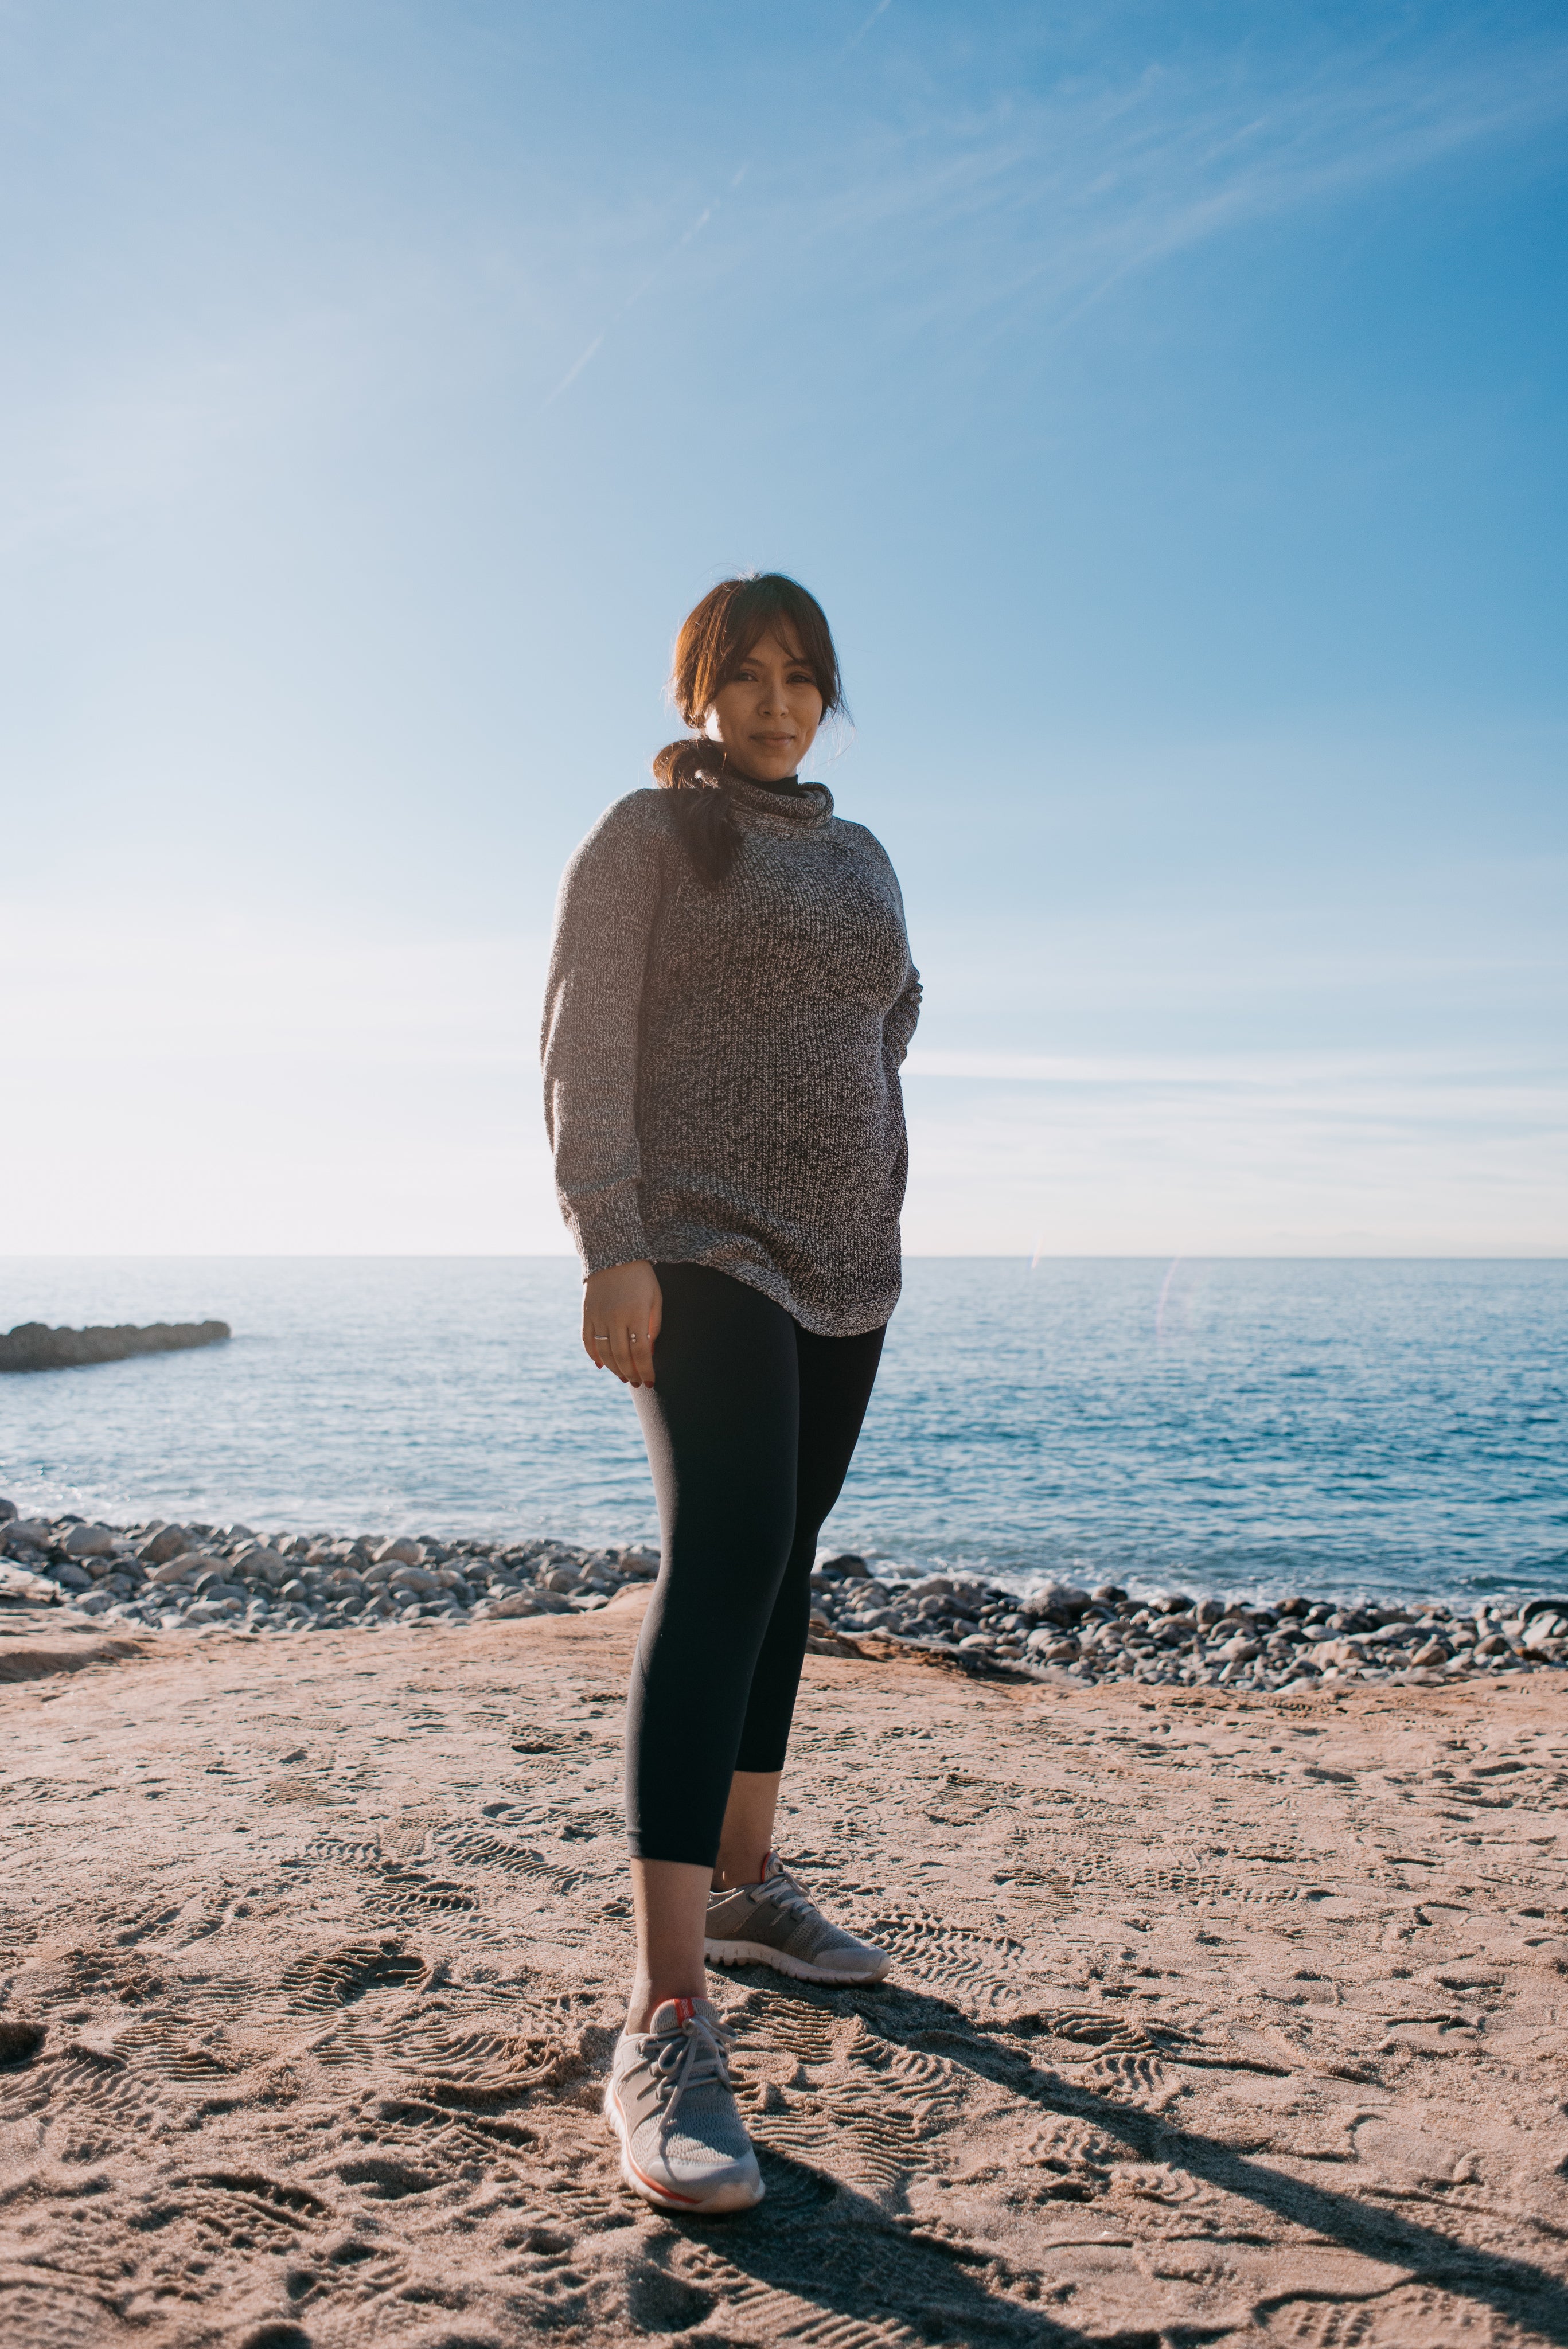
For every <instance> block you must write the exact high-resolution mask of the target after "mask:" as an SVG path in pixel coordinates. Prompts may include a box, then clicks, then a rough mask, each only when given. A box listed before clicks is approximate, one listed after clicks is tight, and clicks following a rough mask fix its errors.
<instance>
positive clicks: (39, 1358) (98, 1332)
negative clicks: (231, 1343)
mask: <svg viewBox="0 0 1568 2349" xmlns="http://www.w3.org/2000/svg"><path fill="white" fill-rule="evenodd" d="M232 1334H233V1333H232V1331H231V1330H230V1329H229V1325H228V1323H227V1322H226V1321H154V1322H152V1323H151V1325H150V1326H149V1327H148V1328H146V1329H145V1330H139V1329H137V1328H136V1327H135V1326H134V1324H133V1323H131V1322H130V1321H122V1322H120V1323H119V1326H118V1327H117V1328H115V1329H113V1330H106V1329H91V1330H50V1329H47V1328H46V1326H45V1325H44V1323H43V1322H42V1321H20V1322H18V1323H17V1325H16V1329H15V1330H11V1331H10V1333H9V1334H8V1335H7V1336H5V1337H0V1371H68V1370H77V1369H79V1368H80V1367H81V1366H82V1365H83V1364H84V1363H88V1362H123V1361H128V1360H129V1359H130V1356H131V1355H132V1354H175V1353H181V1352H182V1351H183V1350H185V1348H186V1347H188V1346H216V1345H219V1344H221V1342H222V1341H223V1339H225V1338H227V1337H229V1336H231V1335H232Z"/></svg>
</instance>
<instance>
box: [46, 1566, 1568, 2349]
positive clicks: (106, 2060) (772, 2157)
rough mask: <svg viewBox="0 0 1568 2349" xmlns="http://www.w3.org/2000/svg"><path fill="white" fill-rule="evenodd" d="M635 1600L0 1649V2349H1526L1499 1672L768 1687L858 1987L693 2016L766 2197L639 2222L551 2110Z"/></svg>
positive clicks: (800, 1828) (803, 1992) (1563, 1737)
mask: <svg viewBox="0 0 1568 2349" xmlns="http://www.w3.org/2000/svg"><path fill="white" fill-rule="evenodd" d="M639 1604H640V1594H638V1593H634V1592H629V1591H628V1593H627V1595H626V1597H625V1598H624V1599H621V1600H618V1601H617V1602H615V1603H614V1604H613V1605H612V1606H610V1607H609V1608H607V1609H605V1610H604V1611H603V1612H602V1613H599V1614H595V1615H573V1616H561V1617H553V1618H547V1619H524V1620H520V1621H516V1622H489V1623H485V1624H483V1625H479V1626H474V1627H471V1628H462V1629H458V1630H445V1629H433V1628H427V1629H425V1630H400V1629H393V1630H386V1631H383V1632H382V1633H380V1634H379V1635H378V1636H377V1637H376V1638H375V1639H374V1640H366V1639H364V1638H363V1637H358V1636H356V1635H354V1634H353V1633H350V1632H343V1633H338V1632H333V1631H330V1630H327V1631H323V1632H320V1633H318V1634H315V1635H313V1636H312V1637H311V1639H310V1640H309V1641H308V1643H307V1644H306V1643H303V1642H297V1641H296V1642H286V1641H282V1640H254V1639H252V1640H246V1639H244V1638H243V1637H240V1636H236V1635H234V1634H233V1633H230V1632H228V1631H225V1630H212V1631H209V1632H207V1633H204V1634H201V1635H195V1636H192V1635H191V1634H188V1633H182V1634H168V1635H162V1636H149V1637H147V1638H144V1639H141V1640H137V1641H135V1642H132V1641H129V1640H123V1639H120V1640H115V1641H112V1642H108V1643H106V1642H105V1641H104V1640H103V1639H102V1637H101V1634H100V1633H98V1632H95V1631H94V1630H92V1629H91V1628H90V1627H89V1626H88V1624H86V1623H82V1624H81V1625H80V1626H79V1627H78V1628H77V1629H75V1630H61V1628H60V1625H59V1618H58V1611H57V1610H53V1612H52V1619H50V1620H48V1621H46V1620H45V1619H44V1617H43V1615H42V1614H41V1613H40V1614H39V1615H38V1617H37V1618H36V1619H32V1618H30V1617H29V1615H28V1613H27V1611H26V1609H15V1608H13V1609H9V1610H8V1611H7V1615H6V1619H5V1623H4V1625H3V1626H0V1631H3V1634H4V1636H0V1678H5V1680H7V1681H8V1682H10V1683H11V1684H10V1685H8V1686H6V1687H5V1689H4V1691H3V1692H0V1754H3V1757H4V1774H3V1775H4V1795H5V1807H4V1813H3V1816H4V1821H5V1832H4V1847H5V1881H4V1886H3V1890H0V1975H3V1980H4V2002H3V2004H0V2230H3V2232H0V2325H3V2327H4V2333H5V2338H6V2339H7V2340H9V2341H14V2342H16V2343H17V2344H21V2349H55V2344H62V2349H63V2344H97V2343H100V2342H103V2343H120V2342H124V2343H126V2344H131V2343H135V2344H146V2349H166V2344H186V2343H192V2344H197V2343H201V2344H205V2343H213V2344H218V2343H222V2344H225V2349H226V2345H227V2344H245V2345H246V2349H306V2344H322V2349H327V2344H332V2349H337V2344H342V2349H349V2344H353V2349H400V2344H415V2343H418V2344H428V2349H438V2344H439V2349H498V2344H510V2343H514V2342H533V2341H535V2340H544V2339H545V2338H548V2339H549V2340H550V2341H552V2342H573V2341H583V2342H592V2343H594V2344H603V2343H609V2344H618V2343H622V2342H626V2343H630V2342H646V2341H648V2340H649V2339H650V2338H653V2339H662V2340H665V2341H670V2340H680V2341H682V2342H685V2341H690V2342H691V2344H693V2349H695V2344H698V2343H703V2344H712V2349H719V2344H752V2343H756V2344H763V2343H773V2342H782V2341H789V2342H802V2343H810V2344H820V2349H892V2344H911V2349H912V2344H916V2343H920V2342H933V2341H946V2342H954V2343H969V2342H975V2343H987V2342H1009V2343H1011V2342H1018V2343H1038V2344H1060V2349H1070V2345H1071V2344H1086V2343H1096V2344H1121V2349H1134V2344H1196V2343H1200V2342H1210V2341H1225V2342H1228V2343H1234V2344H1251V2343H1257V2344H1264V2343H1267V2344H1281V2343H1289V2344H1300V2345H1301V2349H1350V2344H1355V2349H1381V2345H1382V2344H1399V2349H1425V2344H1449V2343H1454V2344H1460V2343H1463V2344H1467V2349H1469V2344H1481V2343H1485V2344H1507V2343H1514V2342H1521V2343H1522V2342H1552V2343H1565V2344H1568V2289H1565V2278H1568V2176H1565V2171H1564V2164H1565V2162H1568V2113H1565V2109H1564V2099H1565V2097H1568V1906H1565V1904H1568V1870H1565V1862H1568V1836H1565V1835H1564V1834H1563V1832H1562V1830H1561V1828H1560V1824H1559V1822H1560V1818H1561V1805H1562V1790H1563V1786H1564V1785H1565V1784H1568V1775H1565V1772H1568V1724H1565V1723H1564V1722H1563V1716H1562V1710H1561V1702H1560V1699H1559V1696H1558V1682H1557V1680H1556V1676H1555V1675H1544V1674H1537V1675H1533V1676H1529V1677H1523V1678H1521V1679H1520V1680H1518V1681H1506V1682H1497V1683H1495V1684H1491V1685H1488V1684H1484V1683H1482V1684H1479V1685H1478V1684H1477V1682H1475V1681H1473V1680H1472V1681H1467V1682H1460V1683H1459V1684H1455V1685H1451V1686H1445V1687H1438V1688H1423V1687H1414V1686H1412V1687H1400V1688H1389V1689H1375V1690H1371V1689H1354V1688H1352V1689H1349V1690H1346V1691H1345V1692H1342V1693H1331V1692H1327V1691H1314V1692H1311V1693H1309V1694H1304V1695H1298V1696H1291V1697H1279V1696H1272V1697H1268V1696H1240V1697H1239V1696H1237V1695H1235V1694H1234V1693H1233V1692H1225V1691H1212V1690H1204V1691H1187V1692H1184V1691H1180V1690H1167V1689H1161V1688H1152V1689H1151V1688H1148V1687H1139V1686H1131V1685H1127V1684H1122V1685H1114V1686H1110V1687H1106V1688H1102V1689H1097V1690H1092V1691H1087V1692H1080V1691H1075V1690H1070V1689H1068V1688H1065V1687H1062V1686H1056V1685H1041V1684H1038V1683H1026V1682H1020V1683H1015V1684H1009V1683H1003V1682H984V1681H973V1680H970V1679H966V1678H963V1677H961V1676H960V1675H959V1674H958V1673H957V1672H956V1671H943V1670H940V1669H937V1668H933V1667H931V1666H930V1665H918V1664H914V1663H910V1662H908V1661H862V1660H857V1659H853V1658H846V1657H839V1656H833V1655H813V1656H812V1657H810V1658H808V1660H807V1667H806V1682H805V1690H804V1692H803V1698H802V1704H801V1710H800V1715H799V1719H798V1729H797V1736H796V1743H795V1755H794V1765H793V1769H792V1775H791V1776H790V1778H789V1779H788V1781H786V1795H787V1796H788V1800H789V1804H790V1807H789V1809H788V1810H787V1812H786V1815H785V1816H784V1819H783V1822H782V1832H781V1843H782V1845H783V1847H784V1849H785V1851H786V1853H787V1855H788V1856H789V1857H791V1858H792V1859H793V1860H794V1862H796V1863H797V1864H798V1866H799V1867H800V1869H801V1871H802V1873H803V1875H804V1876H805V1878H806V1879H807V1881H808V1882H809V1883H810V1884H811V1885H812V1887H813V1888H814V1889H815V1890H817V1891H818V1892H819V1894H821V1895H822V1896H823V1897H824V1899H825V1900H826V1901H827V1902H830V1903H831V1905H832V1908H833V1909H834V1911H835V1913H836V1914H838V1915H841V1916H842V1917H843V1918H844V1920H845V1921H846V1922H848V1923H851V1924H853V1925H855V1926H856V1927H857V1928H858V1929H860V1930H866V1931H868V1932H870V1933H872V1934H874V1935H876V1936H877V1938H880V1939H883V1940H887V1941H888V1943H889V1944H890V1946H891V1947H892V1949H893V1951H894V1952H895V1956H896V1964H895V1968H894V1971H893V1974H892V1977H891V1980H890V1982H888V1984H886V1985H884V1986H883V1987H881V1988H879V1989H876V1990H869V1991H855V1992H838V1993H834V1994H829V1993H827V1992H819V1991H815V1990H812V1989H810V1988H807V1987H805V1986H802V1985H796V1984H792V1983H788V1982H784V1981H782V1980H780V1979H779V1978H777V1977H774V1976H772V1975H769V1974H766V1973H764V1972H762V1971H747V1972H745V1973H741V1974H736V1975H732V1976H731V1975H716V1976H715V1977H714V1978H713V1979H714V1983H715V1995H716V1996H717V1997H718V1999H719V2001H720V2002H721V2004H722V2005H723V2006H724V2007H725V2008H726V2009H727V2010H728V2011H729V2012H730V2013H731V2015H732V2019H733V2020H734V2022H735V2023H736V2024H737V2026H738V2028H739V2030H740V2033H741V2037H740V2042H739V2051H738V2064H737V2069H738V2075H739V2077H740V2079H741V2081H742V2098H743V2102H744V2105H745V2106H746V2108H747V2111H748V2116H749V2122H750V2126H751V2127H752V2128H753V2134H754V2136H755V2137H756V2139H757V2142H758V2144H759V2147H760V2148H761V2151H762V2157H763V2171H764V2175H765V2178H766V2183H767V2199H766V2201H765V2202H764V2203H763V2205H762V2207H761V2208H760V2209H758V2210H757V2211H755V2212H753V2213H751V2214H749V2215H747V2216H745V2217H743V2218H741V2219H739V2220H723V2221H711V2222H709V2223H707V2224H705V2225H704V2224H692V2223H689V2222H681V2221H677V2220H670V2219H668V2218H664V2217H661V2216H659V2215H658V2214H656V2213H654V2212H652V2211H650V2210H649V2209H646V2208H645V2207H644V2206H643V2205H641V2204H640V2203H639V2202H636V2201H634V2200H632V2199H630V2198H629V2197H628V2195H627V2194H626V2193H625V2191H624V2190H623V2189H622V2188H621V2185H620V2183H619V2179H618V2174H617V2171H616V2168H615V2163H614V2160H613V2158H612V2153H611V2148H610V2146H609V2142H608V2139H607V2132H606V2130H605V2127H604V2125H603V2123H602V2121H601V2119H600V2118H599V2116H598V2111H597V2101H598V2095H599V2088H600V2083H601V2080H602V2075H603V2072H604V2069H605V2066H606V2064H607V2058H608V2054H609V2050H610V2046H611V2043H612V2039H613V2035H614V2032H615V2030H616V2028H617V2025H618V2014H619V1992H620V1989H621V1985H622V1982H623V1978H624V1973H625V1969H626V1963H627V1956H628V1920H627V1908H626V1899H625V1887H624V1878H623V1865H622V1858H621V1841H620V1813H619V1752H618V1741H619V1733H620V1714H621V1692H622V1688H623V1685H624V1681H625V1675H626V1670H627V1664H628V1657H629V1653H630V1648H631V1643H632V1640H633V1638H634V1636H635V1632H636V1628H637V1621H638V1616H639ZM61 1661H70V1662H73V1663H79V1664H82V1665H83V1667H84V1668H82V1669H79V1670H74V1671H60V1670H58V1669H57V1665H58V1663H59V1662H61ZM29 1671H36V1674H37V1676H36V1677H32V1678H26V1677H22V1675H23V1674H25V1673H27V1672H29Z"/></svg>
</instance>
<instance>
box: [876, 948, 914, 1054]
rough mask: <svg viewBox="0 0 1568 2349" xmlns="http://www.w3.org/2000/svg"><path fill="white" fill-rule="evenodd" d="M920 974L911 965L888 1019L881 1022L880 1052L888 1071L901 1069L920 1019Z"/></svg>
mask: <svg viewBox="0 0 1568 2349" xmlns="http://www.w3.org/2000/svg"><path fill="white" fill-rule="evenodd" d="M922 991H923V990H922V988H921V986H920V974H919V971H918V970H917V969H916V968H915V966H914V964H913V963H911V964H910V965H909V977H908V978H906V979H905V981H904V985H903V989H902V992H901V993H900V994H899V997H898V1001H897V1002H896V1003H895V1004H894V1006H893V1008H892V1009H891V1010H890V1011H889V1012H888V1017H887V1018H886V1019H884V1020H883V1022H882V1050H883V1052H884V1054H885V1055H886V1058H887V1061H888V1067H889V1068H890V1069H898V1068H902V1066H903V1064H904V1055H905V1054H906V1052H908V1050H909V1039H910V1037H911V1036H912V1035H913V1034H914V1032H915V1028H916V1024H917V1022H918V1021H919V1017H920V996H921V993H922Z"/></svg>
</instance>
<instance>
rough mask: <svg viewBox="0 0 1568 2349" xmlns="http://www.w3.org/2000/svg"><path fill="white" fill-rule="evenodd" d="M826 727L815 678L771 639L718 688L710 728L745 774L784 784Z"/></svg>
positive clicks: (757, 646)
mask: <svg viewBox="0 0 1568 2349" xmlns="http://www.w3.org/2000/svg"><path fill="white" fill-rule="evenodd" d="M821 723H822V696H821V694H820V693H819V692H818V691H817V689H816V680H815V678H814V677H813V676H812V673H811V671H810V669H809V668H808V667H806V665H805V662H804V661H803V660H802V659H801V658H800V657H799V655H798V654H796V653H795V652H794V651H793V650H792V649H791V647H789V646H787V645H781V644H780V642H779V640H778V638H777V637H776V636H772V635H769V636H762V637H759V639H758V640H757V642H756V643H755V644H754V645H753V647H752V649H751V651H750V652H749V653H748V654H747V656H746V657H745V659H744V660H743V661H742V663H741V665H740V667H739V668H737V670H736V671H735V674H734V676H733V677H732V678H731V679H730V680H729V683H728V684H727V685H722V686H721V687H720V688H719V690H718V692H717V693H716V694H715V696H714V697H713V707H712V709H711V710H710V711H709V712H708V728H707V730H708V733H709V735H710V736H711V739H712V740H714V741H716V742H722V744H723V746H724V748H725V750H727V751H728V752H729V754H730V762H731V764H732V766H735V767H738V768H739V769H740V770H741V772H742V774H743V775H752V776H754V777H755V779H756V781H758V782H759V783H782V782H784V781H785V780H786V778H787V777H789V776H791V775H793V774H794V772H795V771H796V770H797V769H798V768H799V766H800V762H801V761H802V760H803V759H804V758H805V754H806V752H807V751H808V750H810V748H811V746H812V744H813V743H814V742H815V740H816V730H817V728H818V727H819V726H820V725H821Z"/></svg>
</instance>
